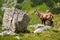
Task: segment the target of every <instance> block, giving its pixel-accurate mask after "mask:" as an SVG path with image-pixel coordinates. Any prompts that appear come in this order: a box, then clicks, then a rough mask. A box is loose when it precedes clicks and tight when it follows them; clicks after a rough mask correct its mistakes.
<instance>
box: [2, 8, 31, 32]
mask: <svg viewBox="0 0 60 40" xmlns="http://www.w3.org/2000/svg"><path fill="white" fill-rule="evenodd" d="M29 21H30V18H29V16H28V14H27V13H25V12H22V10H20V9H17V8H6V9H5V12H4V16H3V24H2V30H4V31H5V30H7V31H8V30H10V31H12V32H15V31H16V32H23V31H25V30H27V25H28V23H29Z"/></svg>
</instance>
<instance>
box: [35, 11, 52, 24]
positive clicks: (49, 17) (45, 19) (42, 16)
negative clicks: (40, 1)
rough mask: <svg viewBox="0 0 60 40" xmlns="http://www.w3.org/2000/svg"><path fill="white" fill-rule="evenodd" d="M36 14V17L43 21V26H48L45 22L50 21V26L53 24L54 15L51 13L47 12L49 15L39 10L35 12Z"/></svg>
mask: <svg viewBox="0 0 60 40" xmlns="http://www.w3.org/2000/svg"><path fill="white" fill-rule="evenodd" d="M34 13H36V15H37V16H38V17H39V18H40V19H41V21H42V24H46V23H45V22H46V21H47V20H48V21H49V22H50V24H52V23H53V21H52V19H53V15H52V14H51V12H47V13H45V14H44V13H41V12H39V11H38V10H36V11H34Z"/></svg>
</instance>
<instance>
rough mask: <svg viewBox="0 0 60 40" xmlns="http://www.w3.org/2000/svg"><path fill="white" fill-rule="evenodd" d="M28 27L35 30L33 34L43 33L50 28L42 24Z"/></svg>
mask: <svg viewBox="0 0 60 40" xmlns="http://www.w3.org/2000/svg"><path fill="white" fill-rule="evenodd" d="M29 27H34V28H35V29H36V30H35V31H34V32H33V33H40V32H43V31H44V30H47V29H50V28H52V26H48V25H43V24H35V25H30V26H29Z"/></svg>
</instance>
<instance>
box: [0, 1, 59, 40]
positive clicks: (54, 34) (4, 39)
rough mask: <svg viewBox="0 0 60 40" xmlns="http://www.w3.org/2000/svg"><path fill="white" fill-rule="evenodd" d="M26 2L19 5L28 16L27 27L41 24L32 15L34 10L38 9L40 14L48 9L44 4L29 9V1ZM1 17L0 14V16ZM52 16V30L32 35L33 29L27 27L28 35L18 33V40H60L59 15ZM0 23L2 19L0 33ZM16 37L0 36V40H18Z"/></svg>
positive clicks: (35, 16)
mask: <svg viewBox="0 0 60 40" xmlns="http://www.w3.org/2000/svg"><path fill="white" fill-rule="evenodd" d="M27 1H28V2H27V3H25V4H23V3H21V6H22V10H23V11H25V12H28V14H29V16H30V19H31V20H30V22H29V25H33V24H38V23H41V20H40V19H39V17H38V16H37V15H35V14H34V10H35V9H38V10H40V11H42V12H45V11H46V10H47V9H49V7H48V6H47V5H46V4H45V3H43V4H42V5H37V6H36V7H31V2H30V0H27ZM19 5H20V4H19ZM1 15H2V14H1V13H0V16H1ZM53 15H54V18H53V20H54V27H53V28H52V29H49V30H46V31H43V32H41V33H36V34H34V33H31V32H32V31H34V30H35V29H34V28H30V27H28V28H27V29H28V30H29V31H30V33H19V34H18V36H19V38H20V39H19V40H60V14H53ZM1 17H2V16H1ZM1 22H2V18H0V32H1V31H2V30H1V24H2V23H1ZM16 36H17V35H13V36H12V35H5V36H0V40H18V39H16V38H15V37H16Z"/></svg>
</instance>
